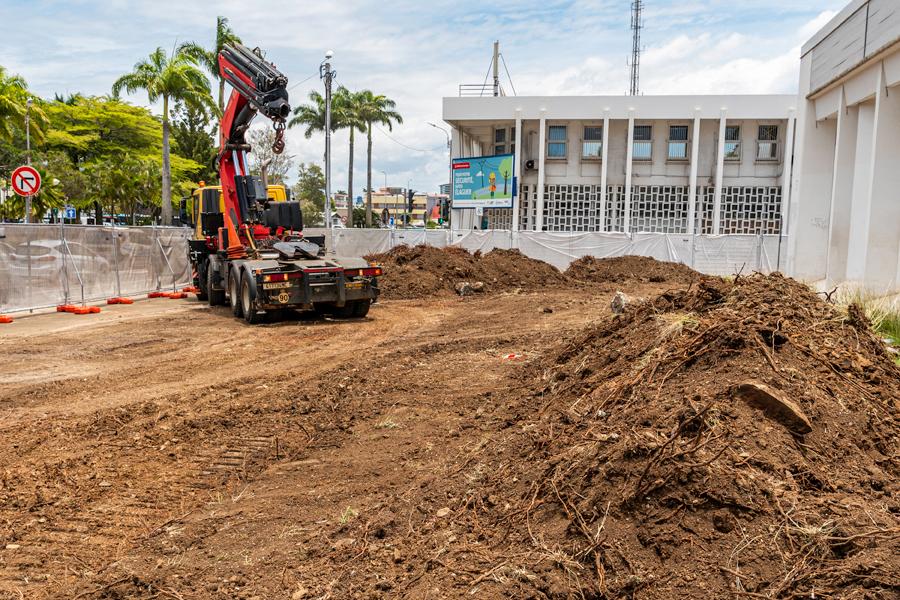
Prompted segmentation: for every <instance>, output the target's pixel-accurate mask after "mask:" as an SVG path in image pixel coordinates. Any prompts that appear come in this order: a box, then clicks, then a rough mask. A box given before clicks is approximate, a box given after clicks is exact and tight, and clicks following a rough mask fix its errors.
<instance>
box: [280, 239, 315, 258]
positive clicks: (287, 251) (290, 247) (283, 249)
mask: <svg viewBox="0 0 900 600" xmlns="http://www.w3.org/2000/svg"><path fill="white" fill-rule="evenodd" d="M272 247H273V248H275V249H276V250H278V253H279V254H281V256H283V257H284V258H288V259H291V258H318V257H319V245H318V244H313V243H312V242H277V243H275V244H274V245H273V246H272Z"/></svg>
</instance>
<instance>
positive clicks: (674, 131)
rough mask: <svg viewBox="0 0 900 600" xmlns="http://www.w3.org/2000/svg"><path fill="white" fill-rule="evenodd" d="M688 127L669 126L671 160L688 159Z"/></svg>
mask: <svg viewBox="0 0 900 600" xmlns="http://www.w3.org/2000/svg"><path fill="white" fill-rule="evenodd" d="M687 157H688V127H687V125H670V126H669V160H687Z"/></svg>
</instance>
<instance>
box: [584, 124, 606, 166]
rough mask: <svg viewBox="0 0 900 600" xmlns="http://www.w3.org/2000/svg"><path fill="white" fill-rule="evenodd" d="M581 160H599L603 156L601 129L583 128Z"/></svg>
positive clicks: (600, 127) (595, 127)
mask: <svg viewBox="0 0 900 600" xmlns="http://www.w3.org/2000/svg"><path fill="white" fill-rule="evenodd" d="M581 156H582V158H600V157H601V156H603V127H602V126H599V127H597V126H590V127H585V128H584V140H582V143H581Z"/></svg>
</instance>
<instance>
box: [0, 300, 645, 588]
mask: <svg viewBox="0 0 900 600" xmlns="http://www.w3.org/2000/svg"><path fill="white" fill-rule="evenodd" d="M657 288H658V286H657V287H653V286H643V288H641V286H638V288H636V289H634V290H629V293H630V294H646V295H650V294H651V293H652V292H654V291H657ZM613 291H614V290H613V289H612V288H609V289H607V290H601V289H599V288H598V289H594V290H592V291H591V292H586V291H584V290H582V291H580V292H578V293H574V294H573V292H572V291H570V290H560V291H544V292H527V293H522V292H520V293H517V292H516V291H513V292H511V293H505V294H501V295H494V296H479V297H477V298H466V299H458V298H451V297H446V298H437V299H429V300H410V301H387V302H383V303H381V304H378V305H376V306H375V307H373V310H372V312H371V313H370V318H368V319H366V320H365V321H363V322H357V323H349V322H339V321H330V320H315V319H307V318H298V319H293V320H290V321H287V322H281V323H273V324H269V325H264V326H261V327H250V326H247V325H245V324H244V323H243V322H241V321H238V320H236V319H234V318H232V317H231V315H230V314H229V313H228V311H227V310H210V309H208V308H206V307H205V306H203V305H202V304H200V303H197V302H196V301H172V300H156V301H148V302H141V303H138V304H136V305H134V306H131V307H117V308H115V309H109V310H105V311H104V312H103V313H102V314H101V315H92V316H84V317H79V316H74V315H57V314H51V315H41V316H36V317H31V318H20V319H18V320H17V321H16V323H15V324H13V325H11V326H7V327H6V328H5V329H4V330H3V332H2V334H3V335H2V337H0V364H2V365H3V367H2V369H3V372H4V375H3V379H2V385H0V435H2V439H3V440H4V442H3V444H2V446H0V464H2V468H0V597H9V598H22V597H25V598H120V597H135V598H139V597H169V598H233V597H242V598H243V597H246V598H250V597H254V596H256V597H259V598H282V597H283V598H291V597H298V598H299V597H306V594H307V593H308V594H309V596H308V597H310V598H312V597H321V596H322V595H323V594H328V591H329V589H341V590H353V589H356V588H359V589H367V590H373V589H374V590H382V592H381V593H383V594H384V595H385V597H389V596H392V595H394V594H395V593H397V590H393V591H391V587H392V585H394V584H391V583H381V584H379V581H378V580H379V579H380V578H383V577H382V576H380V575H379V573H378V572H376V571H372V570H370V569H369V568H367V564H368V562H367V561H368V556H369V555H373V554H374V555H384V556H387V557H389V559H390V561H389V562H390V563H391V564H394V565H397V568H398V569H399V570H400V571H401V572H405V571H406V570H407V569H408V570H409V571H410V573H409V579H413V578H414V577H415V573H413V572H412V571H413V570H417V569H421V568H423V567H425V566H427V565H426V563H425V562H423V561H424V560H425V558H427V557H416V556H406V555H404V553H403V552H402V551H400V550H398V549H397V548H396V547H399V546H400V544H399V543H398V542H397V541H394V542H391V541H390V540H387V541H386V540H385V537H386V535H385V528H386V527H388V526H389V525H388V523H390V527H397V528H399V529H400V530H402V532H401V534H400V535H403V536H415V535H416V534H417V528H420V527H422V524H423V522H425V521H430V520H433V519H434V518H435V517H434V513H435V511H438V512H440V509H442V508H444V507H445V505H447V506H449V505H450V504H452V502H453V499H452V498H446V497H445V498H433V499H431V502H429V505H428V506H423V505H422V504H420V503H419V502H421V497H420V495H419V494H418V493H414V492H417V490H418V489H419V488H424V487H429V486H431V485H432V484H433V483H434V480H435V479H436V478H440V477H443V476H445V474H446V473H445V470H444V468H443V467H444V465H446V464H448V463H450V462H452V461H453V460H456V459H458V458H459V457H464V456H465V455H466V453H468V452H470V451H472V450H473V449H476V448H478V447H479V446H480V445H482V444H484V443H487V442H488V441H489V439H490V435H491V434H490V430H489V429H488V428H487V427H485V426H482V424H481V422H480V416H481V415H482V413H483V412H484V411H485V410H486V409H490V408H491V403H492V395H493V394H496V393H497V392H498V391H500V390H502V389H504V388H505V386H507V385H509V383H508V382H509V380H510V379H509V378H510V376H511V375H514V374H515V373H516V372H518V371H520V370H521V368H522V365H523V364H524V363H525V361H526V360H527V359H528V358H529V357H530V356H533V355H534V353H536V352H539V351H540V350H541V349H542V348H543V347H544V346H545V345H546V344H549V343H551V342H552V341H553V340H554V339H555V338H556V337H558V336H559V335H560V332H561V331H565V330H570V329H574V328H577V327H580V326H583V325H584V324H585V323H586V322H589V321H591V320H594V319H598V318H603V317H605V316H606V315H607V313H608V312H609V309H608V304H609V301H610V298H611V296H612V293H613ZM545 308H547V309H551V310H552V312H545V311H544V310H543V309H545ZM89 319H90V320H89ZM510 354H514V355H517V356H515V357H513V358H512V359H509V358H507V357H508V355H510ZM361 524H362V525H363V528H364V530H365V532H366V533H365V534H364V535H363V536H362V537H359V536H358V535H357V530H358V528H359V526H360V525H361ZM351 528H352V529H353V532H352V533H349V531H350V529H351ZM395 546H396V547H395ZM348 584H349V587H348ZM447 589H450V588H447ZM304 590H306V592H304ZM411 593H412V595H413V596H414V597H420V596H421V597H426V596H427V597H439V596H442V595H446V594H445V593H435V594H436V595H435V594H432V593H431V592H428V591H427V590H426V591H424V592H423V591H422V590H416V591H413V592H411ZM346 594H347V592H346V591H344V592H340V593H335V594H334V595H332V596H331V597H352V595H353V593H352V592H351V593H350V596H347V595H346ZM422 594H424V596H422ZM451 595H452V594H451ZM366 597H368V596H366Z"/></svg>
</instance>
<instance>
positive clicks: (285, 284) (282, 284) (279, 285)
mask: <svg viewBox="0 0 900 600" xmlns="http://www.w3.org/2000/svg"><path fill="white" fill-rule="evenodd" d="M290 287H291V282H290V281H279V282H276V283H264V284H263V289H264V290H286V289H288V288H290Z"/></svg>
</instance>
